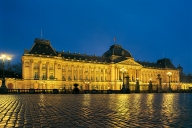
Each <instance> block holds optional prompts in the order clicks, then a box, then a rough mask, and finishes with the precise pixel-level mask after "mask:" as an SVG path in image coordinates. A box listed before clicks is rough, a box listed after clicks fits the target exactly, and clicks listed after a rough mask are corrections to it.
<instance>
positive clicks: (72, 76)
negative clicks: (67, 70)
mask: <svg viewBox="0 0 192 128" xmlns="http://www.w3.org/2000/svg"><path fill="white" fill-rule="evenodd" d="M73 67H74V66H73V65H71V80H72V81H74V73H73V70H74V68H73Z"/></svg>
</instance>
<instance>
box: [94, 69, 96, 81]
mask: <svg viewBox="0 0 192 128" xmlns="http://www.w3.org/2000/svg"><path fill="white" fill-rule="evenodd" d="M94 81H96V67H94Z"/></svg>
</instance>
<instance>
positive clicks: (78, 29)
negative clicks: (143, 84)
mask: <svg viewBox="0 0 192 128" xmlns="http://www.w3.org/2000/svg"><path fill="white" fill-rule="evenodd" d="M41 29H42V35H43V38H44V39H49V40H50V41H51V44H52V46H53V47H54V48H55V49H56V50H57V51H62V50H64V51H70V52H80V53H86V54H88V55H94V54H96V55H98V56H102V54H103V53H104V52H105V51H107V50H108V49H109V47H110V46H111V45H113V44H114V41H113V38H114V37H115V36H116V38H117V40H116V42H115V43H116V44H120V45H122V47H123V48H125V49H126V50H128V51H129V52H130V53H131V54H132V56H133V57H134V59H135V60H141V61H150V62H156V61H157V60H158V59H161V58H163V56H164V57H166V58H170V59H171V60H172V62H173V64H174V65H175V66H176V67H177V66H178V65H179V64H180V65H181V66H182V67H183V68H184V72H185V73H192V1H191V0H1V1H0V53H2V52H5V53H9V54H12V55H14V56H13V63H16V62H20V58H21V56H22V54H23V52H24V49H28V50H29V49H30V48H31V47H32V45H33V43H34V39H35V38H40V37H41V34H40V33H41Z"/></svg>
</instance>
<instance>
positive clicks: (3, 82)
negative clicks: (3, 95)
mask: <svg viewBox="0 0 192 128" xmlns="http://www.w3.org/2000/svg"><path fill="white" fill-rule="evenodd" d="M0 59H1V60H2V64H3V77H2V85H1V91H3V92H6V91H7V87H6V85H5V61H8V63H9V62H10V60H11V57H10V56H7V55H5V54H4V53H3V54H2V55H1V56H0Z"/></svg>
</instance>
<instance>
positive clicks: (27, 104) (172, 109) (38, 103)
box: [0, 94, 192, 128]
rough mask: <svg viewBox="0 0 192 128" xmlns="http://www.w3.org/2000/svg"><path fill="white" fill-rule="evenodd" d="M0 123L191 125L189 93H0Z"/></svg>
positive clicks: (27, 127)
mask: <svg viewBox="0 0 192 128" xmlns="http://www.w3.org/2000/svg"><path fill="white" fill-rule="evenodd" d="M0 127H6V128H9V127H22V128H32V127H33V128H41V127H43V128H48V127H52V128H54V127H55V128H59V127H61V128H67V127H68V128H74V127H80V128H97V127H98V128H102V127H105V128H111V127H119V128H120V127H124V128H127V127H131V128H140V127H142V128H143V127H144V128H146V127H148V128H154V127H155V128H156V127H165V128H168V127H183V128H184V127H192V94H76V95H75V94H22V95H0Z"/></svg>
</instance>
